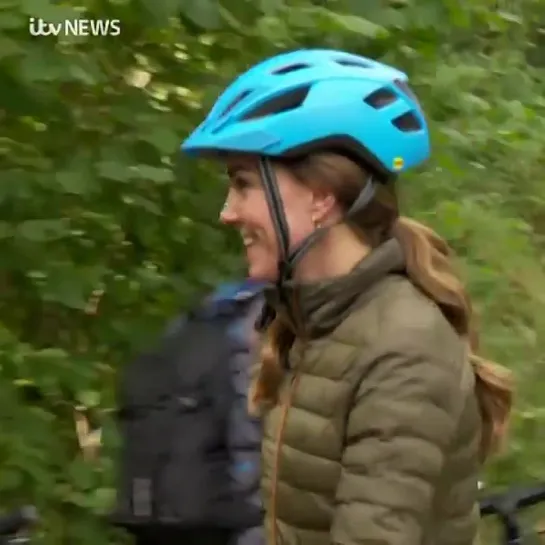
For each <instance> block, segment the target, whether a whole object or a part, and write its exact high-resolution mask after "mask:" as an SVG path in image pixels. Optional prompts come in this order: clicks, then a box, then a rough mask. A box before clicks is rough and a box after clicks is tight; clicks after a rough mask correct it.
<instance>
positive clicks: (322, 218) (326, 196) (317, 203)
mask: <svg viewBox="0 0 545 545" xmlns="http://www.w3.org/2000/svg"><path fill="white" fill-rule="evenodd" d="M336 209H337V200H336V199H335V197H334V195H333V193H331V191H323V190H320V191H315V192H313V195H312V205H311V212H312V219H313V221H314V223H324V222H326V220H327V219H329V218H330V217H332V216H333V215H334V214H335V211H336Z"/></svg>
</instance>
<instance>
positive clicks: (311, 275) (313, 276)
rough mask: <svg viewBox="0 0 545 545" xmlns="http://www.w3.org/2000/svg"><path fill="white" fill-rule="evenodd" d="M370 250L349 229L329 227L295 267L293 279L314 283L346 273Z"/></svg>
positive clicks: (341, 226) (343, 226)
mask: <svg viewBox="0 0 545 545" xmlns="http://www.w3.org/2000/svg"><path fill="white" fill-rule="evenodd" d="M370 251H371V248H370V246H368V245H367V244H365V243H364V242H363V241H362V240H361V238H359V237H358V236H357V235H356V234H355V233H354V231H352V229H350V228H349V227H348V226H347V225H344V224H340V225H336V226H335V227H332V228H331V229H330V230H329V231H328V232H327V234H325V235H324V237H323V238H321V239H320V240H319V241H317V242H316V245H315V246H313V247H312V248H311V249H310V250H309V251H308V253H307V254H306V255H305V256H304V257H303V259H302V260H301V262H300V263H299V264H298V265H297V270H296V273H295V279H296V280H297V281H299V282H316V281H320V280H327V279H331V278H335V277H337V276H343V275H345V274H348V273H349V272H350V271H351V270H352V269H353V268H354V267H355V266H356V265H357V264H358V263H359V262H360V261H361V260H362V259H363V258H364V257H366V256H367V255H368V254H369V253H370Z"/></svg>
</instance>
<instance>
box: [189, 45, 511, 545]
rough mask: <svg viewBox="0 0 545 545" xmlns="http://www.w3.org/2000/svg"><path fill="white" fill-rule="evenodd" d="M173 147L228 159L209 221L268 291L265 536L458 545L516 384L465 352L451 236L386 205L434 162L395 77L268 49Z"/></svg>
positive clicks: (275, 540) (370, 63) (469, 348)
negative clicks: (237, 237) (409, 176)
mask: <svg viewBox="0 0 545 545" xmlns="http://www.w3.org/2000/svg"><path fill="white" fill-rule="evenodd" d="M182 147H183V149H184V150H185V151H187V152H189V153H192V154H207V153H210V152H214V153H218V152H220V153H221V154H222V155H224V156H225V157H226V159H225V163H226V165H227V169H228V172H229V176H230V180H231V184H230V189H229V194H228V196H227V202H226V207H225V208H224V210H223V212H222V214H221V219H222V221H223V222H224V223H226V224H229V225H232V226H235V227H237V228H238V229H239V230H240V231H241V233H242V236H243V239H244V242H245V246H246V252H247V259H248V264H249V269H250V275H251V276H253V277H254V278H258V279H260V280H267V281H269V282H270V283H271V285H270V287H269V288H268V289H267V290H266V298H267V306H266V312H265V314H264V317H263V320H262V322H261V325H262V326H263V332H264V335H265V342H264V345H263V351H262V353H261V361H260V368H259V374H258V376H257V379H256V381H255V383H254V385H253V388H252V391H251V395H250V397H251V399H250V401H251V408H252V410H255V411H256V412H260V413H261V414H262V415H263V416H264V422H265V425H264V439H263V479H262V483H263V493H264V504H265V507H266V512H267V529H268V543H269V545H279V544H280V543H282V544H283V545H311V544H312V545H331V543H335V544H336V545H354V544H355V543H358V544H359V545H376V544H379V543H380V544H381V545H393V544H394V543H395V544H398V543H403V544H405V545H422V544H424V543H441V544H442V545H470V544H472V543H473V541H474V539H475V535H476V531H477V523H478V518H479V508H478V502H477V498H478V476H479V473H480V470H481V465H482V463H483V462H484V461H485V460H486V459H487V458H488V456H489V455H490V454H491V453H492V452H493V451H494V450H495V449H496V448H497V446H498V444H499V443H500V441H501V439H502V438H503V435H504V433H505V427H506V423H507V419H508V416H509V412H510V407H511V384H510V380H509V376H508V375H507V374H506V373H503V372H501V370H499V369H498V368H497V367H495V366H493V365H492V364H490V363H489V362H486V361H484V360H481V359H479V358H477V357H476V356H475V355H474V354H473V351H474V350H476V349H477V346H478V343H477V334H476V331H475V329H474V325H473V316H472V309H471V303H470V301H469V298H468V295H467V293H466V290H465V288H464V286H463V284H462V282H461V281H460V280H459V278H458V277H457V275H456V274H455V271H454V268H453V265H452V261H451V251H450V248H449V247H448V245H447V243H446V242H445V241H444V240H443V239H442V238H441V237H440V236H439V235H437V234H436V233H434V232H433V231H432V230H431V229H429V228H427V227H425V226H424V225H422V224H420V223H418V222H416V221H414V220H411V219H409V218H406V217H403V216H400V214H399V209H398V202H397V198H396V193H395V183H394V182H395V181H396V179H397V177H398V174H399V173H401V172H404V171H406V170H408V169H410V168H412V167H415V166H417V165H419V164H421V163H422V162H424V161H425V160H426V159H427V158H428V156H429V153H430V147H429V134H428V127H427V122H426V119H425V117H424V114H423V110H422V107H421V105H420V103H419V102H418V100H417V98H416V97H415V95H414V94H413V93H412V91H411V90H410V88H409V86H408V78H407V76H406V75H405V74H403V73H401V72H400V71H398V70H396V69H395V68H392V67H390V66H386V65H384V64H381V63H378V62H376V61H374V60H372V59H368V58H364V57H359V56H356V55H350V54H349V53H346V52H342V51H329V50H304V51H296V52H292V53H288V54H284V55H279V56H277V57H273V58H271V59H268V60H266V61H263V62H262V63H260V64H258V65H256V66H254V67H253V68H251V69H250V70H249V71H248V72H246V73H245V74H243V75H242V76H240V77H239V78H238V79H237V80H235V82H234V83H233V84H232V85H231V86H230V87H228V88H227V89H226V90H225V91H224V93H223V94H222V96H221V97H220V98H219V99H218V101H217V103H216V105H215V106H214V108H213V109H212V111H211V113H210V114H209V116H208V118H207V119H206V121H205V122H204V123H203V124H202V125H201V126H200V127H199V128H198V129H197V130H196V131H194V133H193V134H192V135H190V136H189V138H188V139H187V140H186V142H185V143H184V145H183V146H182Z"/></svg>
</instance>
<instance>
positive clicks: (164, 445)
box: [111, 297, 262, 533]
mask: <svg viewBox="0 0 545 545" xmlns="http://www.w3.org/2000/svg"><path fill="white" fill-rule="evenodd" d="M251 299H253V297H251V298H250V297H246V298H244V297H239V298H236V297H235V298H232V299H231V300H229V301H223V302H222V303H221V304H215V305H205V306H203V307H201V308H199V309H197V310H196V311H194V312H192V313H190V314H189V315H188V316H187V317H186V318H185V319H180V320H179V321H178V322H177V323H176V324H175V326H174V327H171V328H170V330H169V331H168V333H167V334H166V335H165V336H164V338H163V339H162V341H161V343H160V346H159V347H158V348H157V349H156V350H154V351H151V352H148V353H145V354H142V355H141V356H140V357H138V358H137V359H136V360H135V361H134V362H132V363H131V364H130V365H129V366H128V368H127V369H126V370H125V374H124V376H123V377H122V380H121V388H120V393H119V403H120V409H119V411H118V425H119V429H120V432H121V439H122V449H121V456H120V460H119V469H118V471H119V474H120V475H119V484H118V491H117V508H116V511H115V513H114V514H113V516H112V517H111V521H112V522H113V523H114V524H115V525H117V526H121V527H124V528H125V529H127V530H129V531H131V532H133V533H135V532H137V531H138V529H139V528H140V529H141V528H153V527H159V528H164V527H169V528H171V529H192V528H200V527H208V528H224V529H232V530H242V529H244V528H250V527H253V526H258V525H259V524H261V522H262V511H261V509H260V508H259V507H253V506H251V505H249V504H248V503H247V502H245V501H243V498H240V497H237V495H236V494H237V493H236V492H234V490H233V486H232V482H231V477H230V462H231V458H230V454H229V452H228V449H227V419H228V416H229V412H230V408H231V404H232V402H233V400H234V389H233V385H232V377H231V373H230V366H229V361H230V358H231V357H232V355H233V352H234V351H235V350H237V348H236V347H235V346H234V343H233V342H232V340H231V336H230V334H229V331H230V329H229V328H230V327H231V326H232V325H233V321H234V320H237V319H242V318H243V317H244V316H245V315H246V313H247V311H248V306H249V305H250V304H251ZM238 349H239V348H238Z"/></svg>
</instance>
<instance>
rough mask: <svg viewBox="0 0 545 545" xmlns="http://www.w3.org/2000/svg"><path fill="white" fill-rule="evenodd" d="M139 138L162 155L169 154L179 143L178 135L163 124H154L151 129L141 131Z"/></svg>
mask: <svg viewBox="0 0 545 545" xmlns="http://www.w3.org/2000/svg"><path fill="white" fill-rule="evenodd" d="M140 138H141V139H142V140H144V141H145V142H149V143H150V144H151V145H152V146H154V147H155V148H156V149H157V151H158V152H159V153H161V154H162V155H166V154H168V155H170V154H172V152H173V151H175V150H176V149H177V148H178V147H179V145H180V141H181V140H180V135H179V134H177V133H175V132H174V131H173V130H171V129H169V128H168V127H164V126H157V125H156V126H155V127H153V128H152V129H150V130H148V131H145V132H143V133H142V134H141V135H140Z"/></svg>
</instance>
